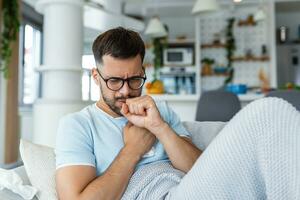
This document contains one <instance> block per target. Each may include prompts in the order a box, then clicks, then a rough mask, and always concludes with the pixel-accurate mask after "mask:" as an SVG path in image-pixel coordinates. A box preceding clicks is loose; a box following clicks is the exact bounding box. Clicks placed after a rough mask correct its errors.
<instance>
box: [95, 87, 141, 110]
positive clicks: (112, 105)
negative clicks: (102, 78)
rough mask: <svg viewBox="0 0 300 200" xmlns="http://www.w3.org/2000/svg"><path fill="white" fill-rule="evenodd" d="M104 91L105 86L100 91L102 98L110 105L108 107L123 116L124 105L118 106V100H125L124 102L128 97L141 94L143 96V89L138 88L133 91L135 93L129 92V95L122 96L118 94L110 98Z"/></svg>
mask: <svg viewBox="0 0 300 200" xmlns="http://www.w3.org/2000/svg"><path fill="white" fill-rule="evenodd" d="M103 91H104V90H103V88H102V87H101V90H100V92H101V95H102V98H103V100H104V102H105V103H106V104H107V105H108V107H109V108H110V109H111V110H112V111H113V112H114V113H116V114H117V115H119V116H123V114H122V113H121V109H122V107H118V106H117V105H116V103H117V102H118V101H124V102H126V99H130V98H135V97H139V96H141V94H142V90H138V91H135V92H133V94H129V95H128V96H123V95H121V96H117V97H112V98H110V97H108V95H105V93H104V92H103Z"/></svg>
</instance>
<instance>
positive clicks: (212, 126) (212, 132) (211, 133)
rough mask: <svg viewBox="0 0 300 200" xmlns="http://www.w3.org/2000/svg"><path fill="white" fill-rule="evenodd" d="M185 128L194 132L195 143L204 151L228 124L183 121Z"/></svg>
mask: <svg viewBox="0 0 300 200" xmlns="http://www.w3.org/2000/svg"><path fill="white" fill-rule="evenodd" d="M183 125H184V126H185V128H186V129H187V130H188V131H189V132H190V133H191V134H192V141H193V143H194V144H195V145H196V146H197V147H198V148H199V149H201V150H202V151H204V149H206V147H207V146H208V145H209V143H210V142H211V141H212V140H213V139H214V138H215V137H216V136H217V134H218V133H219V132H220V131H221V130H222V129H223V127H224V126H225V125H226V122H198V121H187V122H183Z"/></svg>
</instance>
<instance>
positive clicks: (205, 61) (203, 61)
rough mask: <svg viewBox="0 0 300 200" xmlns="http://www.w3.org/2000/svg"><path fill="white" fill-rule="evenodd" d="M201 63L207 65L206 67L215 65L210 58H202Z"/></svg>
mask: <svg viewBox="0 0 300 200" xmlns="http://www.w3.org/2000/svg"><path fill="white" fill-rule="evenodd" d="M201 63H204V64H208V65H212V64H214V63H215V60H214V59H210V58H203V59H202V60H201Z"/></svg>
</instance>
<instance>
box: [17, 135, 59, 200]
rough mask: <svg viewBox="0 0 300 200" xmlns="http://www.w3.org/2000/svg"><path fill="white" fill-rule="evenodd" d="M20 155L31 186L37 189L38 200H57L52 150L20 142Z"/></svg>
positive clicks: (23, 141)
mask: <svg viewBox="0 0 300 200" xmlns="http://www.w3.org/2000/svg"><path fill="white" fill-rule="evenodd" d="M20 154H21V157H22V160H23V163H24V167H25V170H26V172H27V175H28V178H29V180H30V182H31V184H32V186H34V187H35V188H37V189H38V193H37V194H36V196H37V197H38V199H39V200H57V199H58V198H57V194H56V189H55V154H54V149H53V148H50V147H46V146H42V145H37V144H33V143H31V142H28V141H25V140H21V142H20Z"/></svg>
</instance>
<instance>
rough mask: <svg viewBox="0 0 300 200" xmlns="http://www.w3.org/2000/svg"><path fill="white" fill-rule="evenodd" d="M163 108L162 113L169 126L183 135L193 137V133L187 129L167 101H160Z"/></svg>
mask: <svg viewBox="0 0 300 200" xmlns="http://www.w3.org/2000/svg"><path fill="white" fill-rule="evenodd" d="M160 104H161V105H162V106H163V108H162V109H161V110H160V113H161V115H162V117H163V118H164V120H165V121H166V122H167V123H168V124H169V126H170V127H171V128H172V129H173V130H174V131H175V132H176V133H177V134H178V135H179V136H183V137H188V138H190V137H191V134H190V133H189V132H188V131H187V130H186V129H185V127H184V126H183V124H182V123H181V120H180V118H179V116H178V115H177V114H176V113H175V112H174V111H173V110H172V109H171V108H170V107H169V106H168V104H167V102H165V101H163V102H161V103H160Z"/></svg>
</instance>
